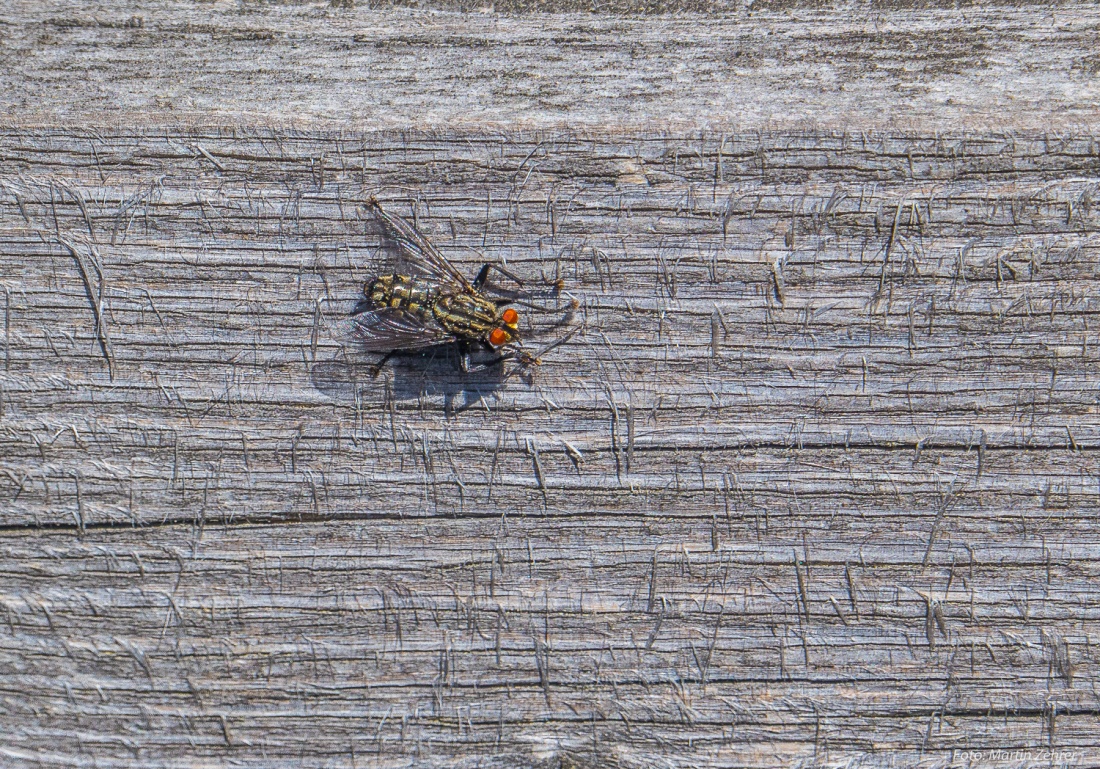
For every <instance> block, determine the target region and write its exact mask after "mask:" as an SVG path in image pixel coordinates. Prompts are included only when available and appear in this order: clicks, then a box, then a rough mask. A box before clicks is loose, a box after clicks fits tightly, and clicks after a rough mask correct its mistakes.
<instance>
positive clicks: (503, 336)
mask: <svg viewBox="0 0 1100 769" xmlns="http://www.w3.org/2000/svg"><path fill="white" fill-rule="evenodd" d="M509 338H510V337H509V336H508V332H507V331H505V330H504V329H502V328H494V329H493V330H492V331H490V332H489V344H491V345H492V346H493V347H500V346H502V345H505V344H507V343H508V340H509Z"/></svg>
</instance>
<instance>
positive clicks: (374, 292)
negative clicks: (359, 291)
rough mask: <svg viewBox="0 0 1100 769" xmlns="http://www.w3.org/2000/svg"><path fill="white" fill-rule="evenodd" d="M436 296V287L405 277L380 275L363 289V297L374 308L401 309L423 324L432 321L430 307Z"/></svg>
mask: <svg viewBox="0 0 1100 769" xmlns="http://www.w3.org/2000/svg"><path fill="white" fill-rule="evenodd" d="M438 294H439V288H438V286H436V285H435V284H434V283H432V282H431V281H428V280H424V279H422V278H415V277H409V276H407V275H380V276H378V277H377V278H375V279H373V280H371V281H370V282H369V283H367V285H366V286H365V287H364V288H363V295H364V296H366V297H367V298H368V299H369V300H370V301H371V303H372V304H373V305H374V306H375V307H376V308H382V307H393V308H397V309H402V310H405V311H407V312H411V313H412V314H414V315H417V316H418V317H420V318H421V320H423V321H425V322H426V321H429V320H431V319H432V315H433V314H432V305H433V304H434V303H435V300H436V296H437V295H438Z"/></svg>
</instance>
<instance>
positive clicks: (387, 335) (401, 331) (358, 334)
mask: <svg viewBox="0 0 1100 769" xmlns="http://www.w3.org/2000/svg"><path fill="white" fill-rule="evenodd" d="M352 320H353V322H354V327H353V329H352V334H353V335H354V336H355V338H356V339H357V340H358V341H359V342H360V344H361V346H362V349H364V350H366V351H367V352H392V351H393V350H419V349H422V348H424V347H432V346H434V345H437V344H445V343H447V342H453V341H454V340H455V338H454V337H453V336H451V335H450V334H448V333H447V332H446V331H444V330H443V329H441V328H432V327H431V326H425V325H424V324H423V323H422V322H420V320H419V319H418V318H417V317H416V316H415V315H413V314H412V313H408V312H405V311H404V310H399V309H393V308H390V307H383V308H381V309H378V310H372V311H370V312H364V313H360V314H359V315H356V316H355V317H354V318H353V319H352Z"/></svg>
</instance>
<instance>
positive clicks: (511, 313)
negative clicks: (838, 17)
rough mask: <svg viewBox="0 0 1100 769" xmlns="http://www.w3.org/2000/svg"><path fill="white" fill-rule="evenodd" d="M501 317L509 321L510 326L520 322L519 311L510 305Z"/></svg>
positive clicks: (506, 321)
mask: <svg viewBox="0 0 1100 769" xmlns="http://www.w3.org/2000/svg"><path fill="white" fill-rule="evenodd" d="M500 319H501V320H503V321H504V322H505V323H507V324H508V325H509V326H514V325H516V323H518V322H519V313H518V312H516V311H515V310H513V309H512V308H511V307H509V308H508V309H507V310H505V311H504V314H503V315H501V316H500Z"/></svg>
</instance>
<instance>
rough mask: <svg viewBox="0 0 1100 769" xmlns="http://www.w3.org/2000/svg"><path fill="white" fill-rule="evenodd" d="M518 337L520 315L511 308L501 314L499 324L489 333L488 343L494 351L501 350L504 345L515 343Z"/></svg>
mask: <svg viewBox="0 0 1100 769" xmlns="http://www.w3.org/2000/svg"><path fill="white" fill-rule="evenodd" d="M518 337H519V313H518V312H516V311H515V310H514V309H513V308H511V307H507V308H505V310H504V311H503V312H502V313H500V317H499V318H497V324H496V325H495V326H494V327H493V328H492V330H491V331H489V336H488V337H487V340H486V341H488V342H489V346H490V347H492V348H493V349H494V350H499V349H500V348H501V347H503V346H504V345H506V344H509V343H511V342H514V341H515V340H516V339H517V338H518Z"/></svg>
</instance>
